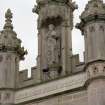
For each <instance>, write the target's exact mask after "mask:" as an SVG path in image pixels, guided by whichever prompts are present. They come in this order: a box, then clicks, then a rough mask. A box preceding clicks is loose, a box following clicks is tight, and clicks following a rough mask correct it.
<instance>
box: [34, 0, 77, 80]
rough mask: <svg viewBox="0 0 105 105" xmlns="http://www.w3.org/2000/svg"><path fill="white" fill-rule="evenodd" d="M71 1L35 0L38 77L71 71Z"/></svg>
mask: <svg viewBox="0 0 105 105" xmlns="http://www.w3.org/2000/svg"><path fill="white" fill-rule="evenodd" d="M75 8H76V6H75V4H74V3H72V1H71V0H37V6H35V7H34V9H33V12H36V13H37V14H38V16H39V17H38V42H39V43H38V45H39V46H38V68H39V70H40V71H41V78H42V80H43V79H44V80H46V79H47V80H48V79H53V78H56V77H57V76H58V75H59V76H60V75H65V74H66V73H70V72H71V57H72V39H71V31H72V28H73V11H74V10H75Z"/></svg>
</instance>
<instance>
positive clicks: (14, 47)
mask: <svg viewBox="0 0 105 105" xmlns="http://www.w3.org/2000/svg"><path fill="white" fill-rule="evenodd" d="M5 18H6V20H5V25H4V29H3V31H1V32H0V52H7V51H12V52H15V53H17V54H18V55H19V57H20V59H24V55H25V54H26V53H27V51H24V47H21V40H20V39H18V38H17V34H16V32H14V31H13V25H12V20H11V19H12V13H11V10H10V9H8V10H7V12H6V13H5Z"/></svg>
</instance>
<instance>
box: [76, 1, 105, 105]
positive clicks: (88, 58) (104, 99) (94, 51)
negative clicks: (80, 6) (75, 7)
mask: <svg viewBox="0 0 105 105" xmlns="http://www.w3.org/2000/svg"><path fill="white" fill-rule="evenodd" d="M80 19H81V22H80V23H79V24H77V28H79V29H80V30H81V31H82V34H83V35H84V38H85V64H86V66H85V70H86V73H87V81H86V86H87V93H88V105H105V4H104V3H103V1H102V0H90V1H89V2H88V4H87V5H86V8H85V11H84V12H83V13H82V15H81V16H80Z"/></svg>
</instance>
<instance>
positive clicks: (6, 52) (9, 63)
mask: <svg viewBox="0 0 105 105" xmlns="http://www.w3.org/2000/svg"><path fill="white" fill-rule="evenodd" d="M5 18H6V20H5V22H6V23H5V25H4V29H3V31H1V32H0V104H1V105H12V104H13V102H14V89H15V88H16V83H17V82H18V81H17V79H18V72H19V61H20V60H22V59H24V55H25V54H26V52H25V51H24V48H23V47H21V40H20V39H18V38H17V34H16V33H15V32H14V31H13V26H12V24H11V22H12V20H11V18H12V13H11V10H10V9H8V10H7V12H6V14H5Z"/></svg>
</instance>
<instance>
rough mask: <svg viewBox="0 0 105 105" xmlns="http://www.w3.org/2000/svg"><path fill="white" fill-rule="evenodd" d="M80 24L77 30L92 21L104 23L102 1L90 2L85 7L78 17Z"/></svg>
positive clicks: (104, 8) (104, 5) (104, 9)
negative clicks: (102, 21)
mask: <svg viewBox="0 0 105 105" xmlns="http://www.w3.org/2000/svg"><path fill="white" fill-rule="evenodd" d="M80 19H81V23H79V24H77V26H76V27H77V28H79V29H81V28H82V27H84V25H85V24H86V23H87V22H90V21H93V20H104V21H105V4H104V3H103V1H102V0H91V1H89V2H88V4H87V5H86V8H85V10H84V12H83V13H82V14H81V16H80Z"/></svg>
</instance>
